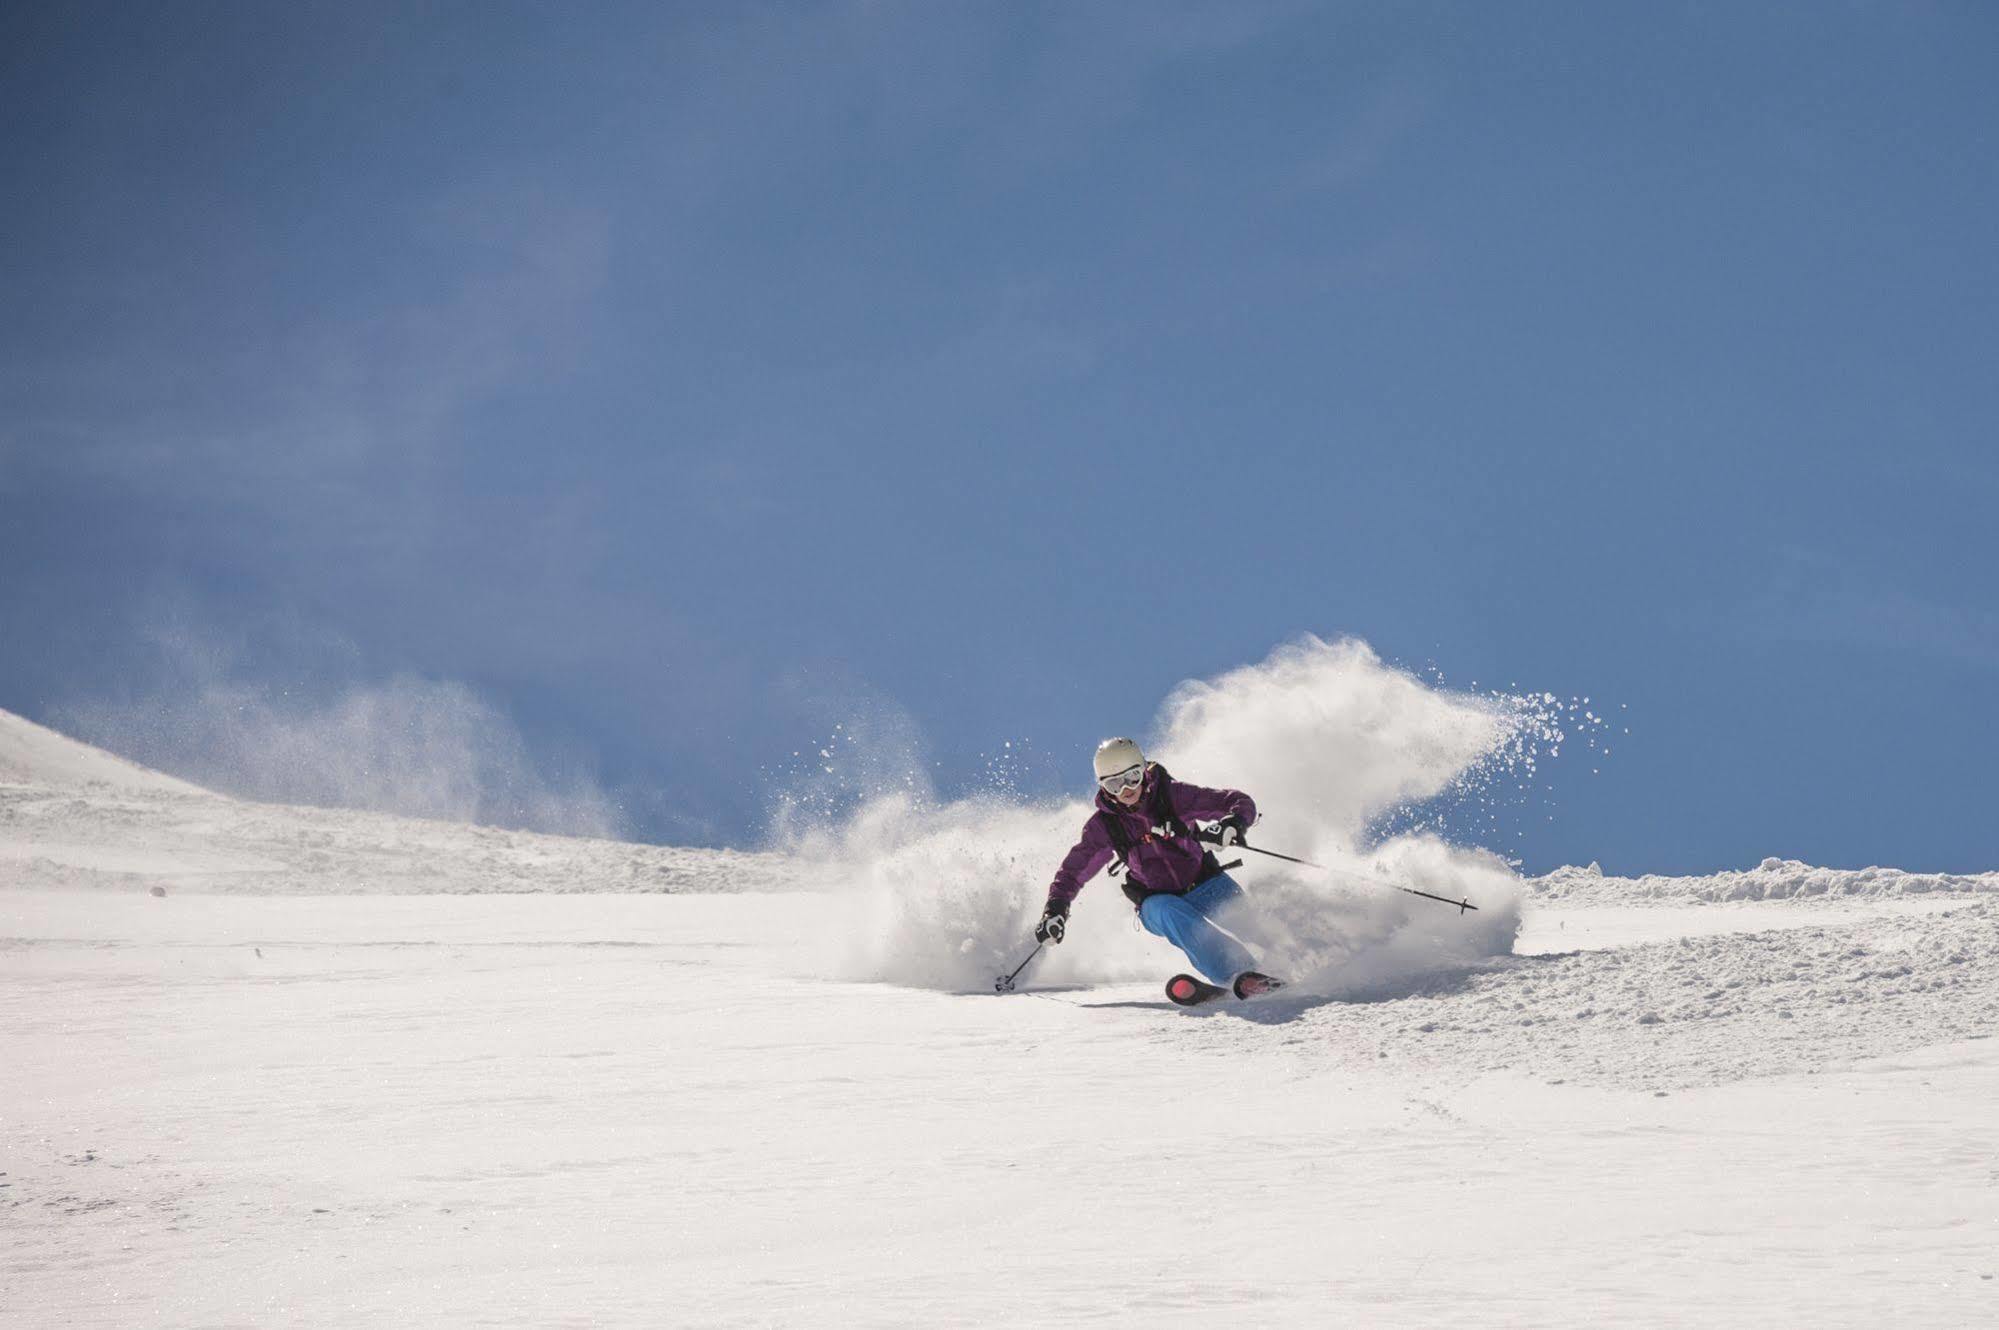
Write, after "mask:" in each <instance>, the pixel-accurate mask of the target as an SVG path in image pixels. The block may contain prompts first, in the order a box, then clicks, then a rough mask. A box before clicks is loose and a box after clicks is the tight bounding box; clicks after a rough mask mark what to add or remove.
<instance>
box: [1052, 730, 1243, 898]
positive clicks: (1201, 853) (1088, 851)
mask: <svg viewBox="0 0 1999 1330" xmlns="http://www.w3.org/2000/svg"><path fill="white" fill-rule="evenodd" d="M1162 781H1163V782H1164V783H1165V790H1164V795H1165V805H1166V807H1167V808H1170V809H1171V810H1172V812H1173V814H1174V815H1175V816H1176V817H1178V818H1179V819H1180V820H1181V821H1182V822H1184V823H1187V824H1188V825H1189V826H1190V827H1191V825H1192V824H1193V823H1195V822H1213V821H1216V820H1218V819H1220V818H1224V817H1231V816H1233V817H1239V818H1241V819H1242V824H1243V825H1244V826H1245V827H1247V826H1249V825H1250V824H1251V823H1253V822H1255V821H1256V802H1255V800H1253V799H1251V798H1250V797H1249V796H1248V795H1246V794H1244V793H1243V792H1242V791H1241V790H1211V789H1208V788H1207V787H1205V786H1201V785H1189V784H1188V783H1187V782H1186V781H1183V780H1174V779H1172V777H1171V776H1169V775H1168V774H1167V773H1166V770H1165V768H1163V767H1161V766H1160V765H1159V764H1158V763H1156V762H1148V763H1146V766H1145V784H1144V785H1142V786H1140V787H1139V789H1140V792H1139V796H1138V806H1137V807H1135V808H1126V807H1125V806H1124V805H1123V804H1121V803H1119V802H1118V801H1117V800H1115V799H1113V798H1111V797H1110V796H1109V795H1108V794H1105V793H1104V792H1103V791H1102V790H1101V789H1099V790H1098V791H1097V811H1096V812H1094V813H1092V814H1090V820H1089V821H1088V822H1085V823H1084V824H1083V834H1082V836H1081V838H1079V839H1078V840H1077V841H1076V847H1075V848H1074V849H1072V850H1070V851H1069V853H1068V854H1066V855H1064V856H1063V859H1062V866H1061V867H1060V868H1058V869H1056V870H1055V881H1054V882H1053V883H1052V884H1051V885H1050V886H1049V888H1048V903H1049V904H1050V905H1062V906H1065V907H1066V906H1067V905H1068V904H1069V903H1070V902H1071V901H1073V900H1075V899H1076V896H1077V893H1079V892H1081V891H1082V889H1083V884H1084V883H1085V882H1088V881H1089V880H1090V879H1091V878H1093V877H1095V876H1096V875H1097V873H1098V871H1099V870H1100V869H1102V868H1103V866H1104V865H1105V864H1107V863H1109V862H1110V861H1111V859H1112V857H1113V856H1114V855H1115V854H1116V852H1117V847H1116V844H1115V843H1114V842H1113V841H1112V840H1111V833H1110V832H1109V830H1107V829H1106V827H1105V820H1106V819H1108V818H1116V819H1117V820H1118V821H1120V822H1122V823H1123V824H1124V827H1125V832H1126V834H1127V836H1128V837H1129V839H1130V841H1131V853H1130V855H1129V856H1128V857H1127V861H1126V869H1127V880H1129V881H1130V882H1132V883H1133V884H1134V885H1136V886H1139V887H1142V888H1143V889H1145V890H1146V891H1151V892H1161V891H1164V892H1171V893H1172V894H1174V895H1176V896H1179V895H1185V894H1186V893H1187V892H1189V891H1191V890H1193V889H1194V888H1195V887H1197V886H1199V885H1200V882H1201V878H1202V868H1203V867H1204V866H1205V865H1206V864H1208V863H1210V862H1212V861H1211V860H1210V859H1209V858H1208V852H1207V846H1206V845H1204V844H1203V843H1202V842H1200V841H1198V840H1195V839H1194V838H1193V837H1192V836H1175V835H1174V834H1173V833H1172V831H1171V830H1170V829H1169V828H1167V827H1165V826H1163V825H1162V826H1154V825H1153V822H1152V815H1153V814H1154V813H1156V812H1158V811H1159V810H1160V795H1161V790H1160V783H1161V782H1162ZM1162 821H1163V819H1162Z"/></svg>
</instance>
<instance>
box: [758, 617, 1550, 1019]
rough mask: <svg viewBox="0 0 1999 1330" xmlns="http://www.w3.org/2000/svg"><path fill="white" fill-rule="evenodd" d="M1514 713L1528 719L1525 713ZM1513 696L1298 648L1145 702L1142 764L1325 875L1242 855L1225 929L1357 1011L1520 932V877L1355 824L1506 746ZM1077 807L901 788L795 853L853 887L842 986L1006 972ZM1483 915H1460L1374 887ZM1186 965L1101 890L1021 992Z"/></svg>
mask: <svg viewBox="0 0 1999 1330" xmlns="http://www.w3.org/2000/svg"><path fill="white" fill-rule="evenodd" d="M1530 710H1531V709H1530ZM1522 714H1523V712H1522V708H1521V706H1520V705H1518V704H1517V700H1516V699H1495V698H1493V697H1490V696H1488V697H1478V696H1474V695H1471V694H1468V693H1457V692H1450V691H1446V690H1444V689H1441V688H1437V687H1432V686H1429V685H1426V684H1425V683H1424V682H1423V681H1422V680H1420V679H1418V678H1417V677H1415V676H1414V675H1412V674H1410V673H1408V672H1406V671H1404V670H1400V669H1396V668H1393V667H1391V666H1389V665H1387V664H1385V663H1383V662H1382V660H1381V659H1380V658H1379V657H1378V656H1377V655H1376V654H1375V653H1374V652H1373V651H1372V650H1370V649H1369V648H1368V647H1367V646H1366V644H1364V643H1361V642H1357V641H1351V640H1343V641H1338V642H1330V643H1329V642H1325V641H1322V640H1320V639H1318V638H1315V637H1306V638H1302V639H1300V640H1299V641H1297V642H1295V643H1292V644H1289V645H1287V646H1284V647H1282V648H1280V649H1278V650H1277V651H1275V652H1273V653H1272V654H1271V656H1270V657H1269V658H1268V659H1266V660H1264V661H1262V662H1261V663H1259V664H1256V665H1251V666H1246V667H1244V668H1241V669H1238V670H1234V671H1231V672H1229V673H1227V674H1224V675H1222V676H1221V677H1219V678H1216V679H1213V680H1207V681H1200V682H1189V683H1187V684H1183V685H1182V686H1181V687H1180V688H1178V689H1177V690H1176V691H1175V692H1174V693H1173V695H1172V696H1171V697H1170V698H1169V699H1168V700H1167V702H1166V704H1165V706H1164V707H1163V708H1162V711H1161V714H1160V719H1159V723H1158V727H1157V729H1158V734H1157V738H1156V741H1155V742H1154V743H1153V744H1151V745H1149V746H1148V752H1149V753H1150V754H1151V755H1152V756H1154V757H1156V758H1158V759H1159V760H1161V761H1163V762H1165V763H1166V764H1167V765H1168V766H1169V767H1170V768H1171V769H1172V771H1173V772H1174V774H1175V776H1176V777H1178V778H1179V779H1182V780H1187V781H1192V782H1194V783H1196V784H1203V785H1216V786H1230V787H1234V788H1238V789H1243V790H1247V791H1248V792H1250V793H1251V794H1252V795H1253V796H1254V797H1255V798H1256V800H1257V802H1258V804H1259V806H1260V808H1261V809H1262V810H1263V818H1262V821H1261V822H1260V823H1259V824H1258V825H1257V827H1256V828H1255V830H1254V831H1253V833H1252V837H1251V839H1252V841H1253V842H1254V843H1256V844H1259V845H1266V846H1268V847H1269V848H1272V849H1281V850H1283V851H1285V852H1286V853H1291V854H1296V855H1300V856H1303V857H1307V858H1312V859H1315V860H1317V861H1318V862H1319V863H1321V864H1324V865H1326V867H1327V868H1329V869H1332V870H1334V871H1332V872H1323V871H1318V870H1313V869H1307V868H1302V867H1295V866H1292V865H1287V864H1284V863H1282V862H1280V861H1278V860H1274V859H1268V858H1265V857H1262V856H1257V855H1253V854H1252V855H1248V856H1246V858H1247V860H1248V862H1247V863H1245V865H1244V866H1243V868H1241V869H1239V870H1237V872H1236V874H1235V875H1236V877H1237V879H1238V880H1239V881H1241V882H1242V883H1244V885H1245V887H1246V889H1247V891H1248V894H1249V899H1248V901H1247V902H1246V904H1245V905H1244V906H1243V907H1241V908H1239V909H1235V910H1232V911H1230V912H1229V913H1228V914H1227V915H1226V916H1225V917H1224V918H1223V919H1222V921H1221V922H1223V924H1224V925H1225V926H1227V927H1229V928H1231V930H1232V931H1235V932H1237V933H1238V935H1239V936H1241V937H1242V939H1243V940H1244V941H1245V942H1246V943H1248V944H1249V945H1250V946H1251V947H1252V948H1253V949H1254V950H1255V951H1256V953H1257V954H1258V955H1259V957H1260V958H1261V959H1262V961H1263V963H1264V964H1265V965H1266V966H1267V967H1268V968H1270V969H1271V970H1273V971H1274V972H1277V973H1282V974H1285V975H1287V976H1289V977H1290V978H1292V979H1293V981H1294V983H1295V984H1296V985H1297V986H1298V987H1299V988H1300V989H1301V990H1302V991H1306V992H1318V993H1324V994H1328V995H1351V996H1367V995H1378V994H1382V993H1386V992H1391V991H1395V990H1397V989H1398V988H1404V989H1406V988H1407V987H1409V986H1411V985H1413V984H1417V983H1420V982H1423V980H1424V978H1425V977H1426V976H1430V975H1434V974H1436V973H1437V972H1439V971H1442V970H1449V969H1451V968H1454V967H1461V966H1463V965H1466V964H1470V963H1473V962H1476V961H1478V960H1480V959H1482V958H1484V957H1489V956H1493V955H1498V954H1503V953H1505V952H1506V951H1508V950H1509V949H1510V948H1511V946H1512V941H1513V938H1514V935H1515V933H1516V932H1517V930H1518V927H1519V900H1520V888H1519V882H1518V879H1517V878H1516V877H1515V875H1514V874H1513V873H1512V871H1511V870H1510V869H1509V868H1508V867H1507V865H1506V864H1505V863H1504V862H1503V861H1502V860H1500V859H1499V858H1497V857H1496V856H1494V855H1492V854H1489V853H1487V852H1484V851H1481V850H1476V849H1463V848H1458V847H1454V846H1451V845H1448V844H1446V843H1445V842H1443V841H1442V840H1440V839H1438V838H1437V837H1435V836H1433V835H1428V834H1422V833H1417V832H1410V833H1405V834H1403V835H1399V836H1396V837H1393V838H1391V839H1388V840H1386V841H1383V842H1381V843H1378V844H1372V845H1370V844H1369V843H1368V828H1369V826H1370V825H1372V824H1374V823H1376V822H1377V821H1379V820H1380V819H1381V818H1382V817H1383V816H1384V815H1386V814H1388V813H1390V812H1392V811H1393V810H1395V809H1396V808H1398V807H1401V806H1404V805H1407V804H1410V803H1413V802H1418V801H1421V800H1425V799H1429V798H1432V797H1434V796H1436V795H1438V794H1440V793H1442V792H1444V791H1446V790H1449V789H1450V788H1452V787H1453V785H1454V784H1456V783H1461V782H1463V781H1464V780H1465V779H1466V777H1467V775H1468V773H1472V772H1474V771H1477V770H1478V769H1479V768H1480V766H1481V764H1485V763H1491V762H1493V761H1503V760H1506V755H1507V754H1508V753H1510V752H1514V751H1516V749H1517V737H1518V736H1517V732H1518V729H1519V727H1520V725H1521V723H1522V721H1521V719H1520V718H1521V715H1522ZM1090 812H1091V806H1090V802H1089V800H1088V799H1087V798H1080V799H1076V800H1073V801H1065V802H1058V803H1041V804H1030V803H1022V802H1019V801H1017V800H1007V799H1001V798H993V797H986V798H980V799H975V800H966V801H959V802H951V803H943V804H938V803H936V802H934V801H932V800H929V799H927V798H924V797H921V795H919V794H914V793H912V792H910V791H909V790H908V789H906V788H902V789H891V790H889V791H887V792H885V793H883V794H882V795H881V796H880V797H878V798H875V799H872V800H868V801H865V802H863V804H862V805H861V806H860V808H859V809H858V810H857V811H855V812H854V813H853V814H852V815H851V816H850V817H848V818H847V819H846V820H845V821H844V822H841V823H840V824H838V825H835V826H822V827H821V828H819V829H818V830H817V831H816V832H814V833H813V834H811V835H809V836H800V837H797V838H795V839H794V842H793V848H794V849H796V850H800V851H803V852H806V853H808V854H810V855H812V856H813V857H816V858H818V859H819V860H821V861H822V863H823V865H824V867H825V870H826V872H827V873H828V874H829V875H830V876H833V877H835V878H838V879H840V880H842V881H844V882H845V883H847V884H848V885H849V886H850V887H851V889H852V890H853V891H854V893H855V895H854V900H855V909H854V911H853V914H852V916H851V917H852V918H853V919H854V928H853V931H852V934H851V946H850V948H849V952H848V955H847V957H846V966H845V969H844V973H846V974H847V975H849V976H851V977H855V978H863V979H873V980H883V981H888V982H894V983H904V984H912V985H918V986H923V987H934V988H942V989H953V990H960V991H977V990H985V989H990V987H991V984H992V980H993V977H994V976H995V975H996V974H998V973H1003V972H1005V971H1007V970H1010V969H1012V968H1013V966H1014V965H1015V964H1016V963H1017V962H1018V961H1019V960H1020V959H1021V957H1022V956H1024V955H1025V954H1026V952H1027V951H1028V949H1029V948H1030V947H1031V946H1032V941H1031V939H1030V937H1029V932H1030V929H1031V926H1032V924H1033V921H1034V919H1035V917H1036V916H1037V915H1038V914H1039V912H1040V907H1041V904H1042V901H1043V899H1044V897H1045V895H1046V891H1047V887H1048V882H1049V879H1050V877H1051V876H1052V874H1053V872H1054V869H1055V867H1056V865H1057V864H1058V863H1059V862H1060V860H1061V857H1062V855H1063V854H1064V853H1065V852H1066V851H1067V850H1068V849H1069V847H1070V846H1071V845H1072V844H1074V842H1075V840H1076V837H1077V836H1078V834H1079V833H1080V832H1081V831H1082V828H1083V826H1084V823H1085V821H1086V820H1087V819H1088V817H1089V816H1090ZM1394 886H1405V887H1414V888H1417V889H1419V890H1423V891H1430V892H1434V893H1435V894H1437V895H1440V896H1449V897H1451V898H1452V899H1462V898H1467V897H1468V898H1470V899H1471V900H1472V902H1473V903H1474V904H1476V905H1477V906H1478V907H1479V909H1478V910H1477V911H1475V912H1472V913H1460V912H1459V911H1457V910H1454V909H1451V908H1450V907H1448V906H1445V905H1440V904H1438V903H1436V902H1432V901H1425V900H1420V899H1417V898H1415V897H1412V896H1408V895H1405V894H1403V893H1401V892H1398V891H1395V890H1393V889H1392V887H1394ZM1182 968H1185V961H1184V958H1182V957H1181V956H1180V953H1179V952H1178V951H1177V950H1175V949H1174V948H1173V947H1172V946H1171V945H1170V944H1168V943H1166V942H1165V941H1164V940H1162V939H1160V938H1156V937H1154V936H1152V935H1150V934H1148V933H1145V932H1143V931H1142V930H1140V929H1139V928H1138V927H1137V926H1136V923H1135V920H1134V918H1133V914H1132V910H1131V908H1130V905H1129V904H1128V903H1127V901H1126V899H1125V897H1124V895H1123V893H1122V892H1120V891H1119V890H1118V889H1117V886H1116V884H1115V883H1113V882H1111V881H1110V880H1109V879H1107V878H1103V877H1099V878H1098V879H1097V880H1096V881H1095V882H1093V883H1091V884H1090V885H1089V886H1088V888H1087V889H1086V890H1085V891H1084V893H1083V895H1082V897H1081V898H1080V899H1079V901H1078V902H1077V905H1076V908H1075V911H1074V914H1073V916H1072V918H1071V921H1070V930H1069V937H1068V940H1067V941H1066V942H1065V943H1064V945H1062V946H1060V947H1056V948H1051V949H1049V950H1048V952H1047V954H1046V955H1045V956H1044V957H1043V958H1042V960H1040V961H1037V962H1036V965H1035V967H1034V968H1033V969H1032V970H1030V971H1029V972H1028V974H1027V975H1025V976H1023V983H1024V984H1026V983H1032V984H1034V985H1037V986H1043V987H1048V986H1062V985H1065V984H1082V983H1107V982H1114V981H1122V980H1151V979H1160V978H1163V977H1164V976H1165V975H1166V974H1169V973H1171V972H1172V971H1174V970H1177V969H1182Z"/></svg>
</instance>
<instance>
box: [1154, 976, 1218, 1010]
mask: <svg viewBox="0 0 1999 1330" xmlns="http://www.w3.org/2000/svg"><path fill="white" fill-rule="evenodd" d="M1228 995H1229V990H1228V989H1226V988H1223V987H1222V986H1221V985H1219V984H1211V983H1208V982H1207V981H1206V980H1204V979H1196V978H1195V977H1194V976H1193V975H1191V974H1176V975H1174V976H1173V977H1172V978H1171V979H1168V980H1167V981H1166V998H1167V1000H1168V1001H1169V1002H1172V1003H1174V1004H1176V1005H1178V1006H1182V1007H1198V1006H1200V1005H1201V1004H1202V1003H1203V1002H1213V1001H1214V1000H1215V999H1216V998H1218V997H1227V996H1228Z"/></svg>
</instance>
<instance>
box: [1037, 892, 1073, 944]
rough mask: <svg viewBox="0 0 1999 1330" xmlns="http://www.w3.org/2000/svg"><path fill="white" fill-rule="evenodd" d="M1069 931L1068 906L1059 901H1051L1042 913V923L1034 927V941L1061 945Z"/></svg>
mask: <svg viewBox="0 0 1999 1330" xmlns="http://www.w3.org/2000/svg"><path fill="white" fill-rule="evenodd" d="M1068 931H1069V907H1068V905H1067V904H1066V903H1063V902H1059V901H1049V902H1048V908H1047V909H1045V910H1043V911H1042V912H1041V922H1040V923H1038V924H1036V925H1035V926H1034V940H1035V941H1036V942H1048V943H1060V942H1061V941H1062V935H1063V934H1064V933H1066V932H1068Z"/></svg>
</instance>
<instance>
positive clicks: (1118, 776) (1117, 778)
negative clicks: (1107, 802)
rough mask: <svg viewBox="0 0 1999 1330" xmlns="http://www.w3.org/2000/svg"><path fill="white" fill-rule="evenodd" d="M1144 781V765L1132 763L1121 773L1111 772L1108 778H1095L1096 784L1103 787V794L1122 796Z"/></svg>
mask: <svg viewBox="0 0 1999 1330" xmlns="http://www.w3.org/2000/svg"><path fill="white" fill-rule="evenodd" d="M1144 780H1145V763H1143V762H1134V763H1132V764H1131V765H1130V766H1128V767H1126V768H1125V769H1124V770H1123V771H1113V772H1112V773H1111V774H1110V775H1108V776H1099V777H1097V784H1099V785H1101V786H1103V788H1104V793H1105V794H1123V793H1124V792H1125V791H1126V790H1127V789H1129V788H1131V787H1132V786H1134V785H1137V784H1140V783H1141V782H1143V781H1144Z"/></svg>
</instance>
